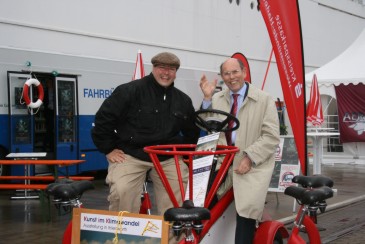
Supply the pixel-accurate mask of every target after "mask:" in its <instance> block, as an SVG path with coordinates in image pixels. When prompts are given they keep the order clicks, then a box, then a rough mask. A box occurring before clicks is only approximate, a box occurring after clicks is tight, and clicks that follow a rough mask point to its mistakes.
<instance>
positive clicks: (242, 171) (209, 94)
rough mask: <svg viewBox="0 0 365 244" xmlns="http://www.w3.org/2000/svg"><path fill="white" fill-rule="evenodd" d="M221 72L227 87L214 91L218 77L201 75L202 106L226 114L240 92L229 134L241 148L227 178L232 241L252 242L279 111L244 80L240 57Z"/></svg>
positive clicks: (276, 135) (272, 160) (276, 138)
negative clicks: (232, 202) (234, 128)
mask: <svg viewBox="0 0 365 244" xmlns="http://www.w3.org/2000/svg"><path fill="white" fill-rule="evenodd" d="M220 72H221V76H222V78H223V81H224V83H225V85H226V86H227V87H228V89H223V91H220V92H218V93H215V94H214V90H215V88H216V85H217V80H215V81H212V82H209V81H208V80H207V78H206V77H205V75H203V76H202V78H201V80H200V87H201V89H202V91H203V94H204V100H203V104H202V107H203V108H213V109H218V110H222V111H225V112H228V113H229V112H230V110H231V107H232V104H233V98H232V94H239V95H238V109H237V114H236V115H235V116H236V117H237V118H238V119H239V121H240V127H239V128H238V130H237V131H235V132H233V133H232V136H231V137H232V144H234V145H235V146H237V147H239V149H240V151H239V152H238V153H237V154H236V156H235V159H234V161H233V168H232V169H233V170H231V171H230V172H231V174H230V175H229V177H228V178H230V177H232V179H231V180H233V190H234V196H235V205H236V211H237V223H236V235H235V243H236V244H238V243H239V244H242V243H252V241H253V237H254V233H255V225H256V221H257V220H260V219H261V217H262V213H263V209H264V204H265V199H266V194H267V190H268V188H269V184H270V180H271V176H272V172H273V168H274V165H275V158H274V156H275V150H276V147H277V146H278V144H279V140H280V135H279V120H278V114H277V110H276V106H275V102H274V100H273V99H272V98H271V97H270V96H269V95H268V94H267V93H265V92H263V91H261V90H259V89H257V88H256V87H254V86H253V85H252V84H249V83H248V82H245V78H246V68H245V67H244V65H243V63H242V62H241V61H240V60H238V59H234V58H230V59H228V60H226V61H225V62H224V63H222V65H221V68H220ZM213 94H214V95H213ZM222 135H223V133H222ZM222 135H221V136H222ZM223 136H224V135H223Z"/></svg>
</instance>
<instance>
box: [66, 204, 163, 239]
mask: <svg viewBox="0 0 365 244" xmlns="http://www.w3.org/2000/svg"><path fill="white" fill-rule="evenodd" d="M168 228H169V227H168V222H165V221H164V220H163V216H155V215H145V214H134V213H127V212H113V211H106V210H96V209H86V208H74V209H73V217H72V243H149V244H159V243H162V244H167V243H168Z"/></svg>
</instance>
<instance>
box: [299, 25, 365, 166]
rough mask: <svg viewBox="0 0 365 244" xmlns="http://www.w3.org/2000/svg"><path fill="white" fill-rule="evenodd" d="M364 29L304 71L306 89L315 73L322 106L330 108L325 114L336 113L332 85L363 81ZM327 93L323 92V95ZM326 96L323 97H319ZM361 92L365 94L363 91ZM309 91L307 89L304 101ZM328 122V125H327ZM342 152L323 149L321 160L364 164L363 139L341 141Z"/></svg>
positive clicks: (364, 144)
mask: <svg viewBox="0 0 365 244" xmlns="http://www.w3.org/2000/svg"><path fill="white" fill-rule="evenodd" d="M364 61H365V29H364V30H363V31H362V32H361V34H360V35H359V37H358V38H357V39H356V40H355V41H354V42H353V44H352V45H351V46H350V47H348V48H347V49H346V50H345V51H344V52H343V53H342V54H340V55H339V56H337V57H336V58H335V59H333V60H332V61H330V62H329V63H327V64H325V65H324V66H322V67H320V68H318V69H316V70H314V71H312V72H310V73H307V74H306V75H305V81H306V88H307V89H306V90H307V91H310V87H311V84H312V79H313V75H314V74H316V76H317V80H318V86H319V92H320V94H321V99H322V107H323V108H324V110H327V108H328V107H329V105H331V107H330V108H331V109H329V110H328V111H325V114H326V115H329V116H334V114H336V115H337V104H336V102H335V101H336V93H335V88H334V85H339V84H350V83H353V84H358V83H360V82H362V83H364V84H365V66H364V63H365V62H364ZM325 95H327V96H325ZM322 96H323V97H326V98H327V99H325V98H323V97H322ZM364 96H365V94H364ZM308 100H309V93H308V92H307V101H308ZM327 126H328V125H327ZM343 150H344V152H343V153H327V155H326V153H325V158H326V156H327V160H326V159H325V160H324V162H326V161H328V162H336V160H337V161H339V162H347V163H361V164H365V160H364V159H365V143H364V142H354V143H344V144H343Z"/></svg>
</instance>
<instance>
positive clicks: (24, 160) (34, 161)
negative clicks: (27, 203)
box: [0, 153, 85, 199]
mask: <svg viewBox="0 0 365 244" xmlns="http://www.w3.org/2000/svg"><path fill="white" fill-rule="evenodd" d="M45 156H46V153H10V154H8V155H7V156H6V157H7V158H13V159H12V160H0V164H7V165H24V176H25V177H30V176H31V175H30V166H31V165H51V166H54V173H53V174H54V177H55V179H57V177H58V174H57V166H59V167H64V166H65V167H68V166H70V165H75V164H79V163H83V162H85V160H55V159H39V158H44V157H45ZM66 172H67V174H66V176H68V169H66ZM40 179H41V178H40ZM24 185H30V180H29V179H25V180H24ZM29 191H30V190H29V189H26V188H24V195H22V196H14V197H11V199H35V198H39V196H32V195H30V194H29Z"/></svg>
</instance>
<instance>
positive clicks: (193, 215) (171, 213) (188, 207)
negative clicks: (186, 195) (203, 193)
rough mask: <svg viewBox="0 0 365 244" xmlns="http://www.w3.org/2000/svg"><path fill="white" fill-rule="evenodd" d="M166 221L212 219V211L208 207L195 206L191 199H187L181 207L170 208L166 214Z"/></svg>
mask: <svg viewBox="0 0 365 244" xmlns="http://www.w3.org/2000/svg"><path fill="white" fill-rule="evenodd" d="M164 219H165V221H181V222H186V221H202V220H207V219H210V212H209V210H208V209H206V208H202V207H194V203H193V202H192V201H191V200H186V201H184V203H183V206H182V207H180V208H169V209H167V210H166V212H165V214H164Z"/></svg>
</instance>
